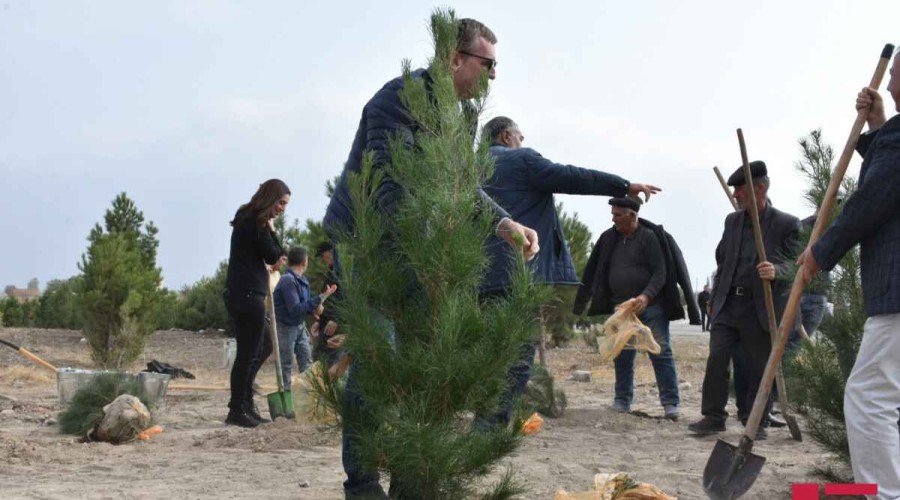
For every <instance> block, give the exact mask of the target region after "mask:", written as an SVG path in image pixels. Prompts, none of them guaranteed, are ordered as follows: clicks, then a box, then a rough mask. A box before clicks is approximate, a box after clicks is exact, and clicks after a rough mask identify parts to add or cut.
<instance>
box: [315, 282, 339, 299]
mask: <svg viewBox="0 0 900 500" xmlns="http://www.w3.org/2000/svg"><path fill="white" fill-rule="evenodd" d="M336 291H337V285H335V284H331V285H326V286H325V291H324V292H322V293H321V294H319V297H321V298H322V300H325V299H327V298H328V297H331V295H332V294H333V293H334V292H336Z"/></svg>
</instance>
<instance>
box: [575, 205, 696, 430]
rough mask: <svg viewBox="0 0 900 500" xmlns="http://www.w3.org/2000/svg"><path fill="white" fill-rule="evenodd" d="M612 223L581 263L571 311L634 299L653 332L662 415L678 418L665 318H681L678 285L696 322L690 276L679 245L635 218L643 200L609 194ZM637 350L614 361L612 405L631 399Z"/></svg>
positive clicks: (617, 407)
mask: <svg viewBox="0 0 900 500" xmlns="http://www.w3.org/2000/svg"><path fill="white" fill-rule="evenodd" d="M609 204H610V205H612V209H611V212H612V221H613V227H612V228H610V229H608V230H606V231H604V232H603V234H601V235H600V238H599V239H598V240H597V243H596V245H594V250H593V251H592V252H591V256H590V258H589V260H588V263H587V266H585V269H584V273H583V275H582V283H581V286H580V287H579V288H578V294H577V295H576V297H575V308H574V311H575V314H581V312H582V311H584V309H585V306H586V305H587V303H588V301H590V304H591V305H590V309H589V310H588V314H589V315H598V314H611V313H612V312H613V309H614V307H615V306H618V305H619V304H622V303H624V302H627V301H633V302H632V304H634V305H635V312H636V313H637V314H638V317H639V318H640V320H641V322H642V323H644V324H645V325H647V326H648V327H649V328H650V330H651V331H653V337H654V339H655V340H656V341H657V343H659V346H660V348H661V351H660V353H659V354H650V362H651V364H652V365H653V372H654V373H655V375H656V385H657V387H658V389H659V402H660V404H661V405H662V406H663V412H664V416H665V418H668V419H670V420H677V419H678V416H679V414H678V405H679V404H680V402H681V400H680V397H679V394H678V375H677V373H676V371H675V359H674V358H673V357H672V345H671V342H670V337H669V321H670V320H673V319H682V318H684V308H683V307H682V306H681V297H680V295H679V293H678V289H677V286H679V285H680V286H681V289H682V291H683V292H684V297H685V300H686V301H687V305H688V316H689V317H690V321H691V324H693V325H699V324H700V312H699V310H698V308H697V303H696V301H695V300H694V291H693V290H692V288H691V277H690V275H689V274H688V272H687V266H686V265H685V263H684V257H683V256H682V254H681V249H679V248H678V244H677V243H675V239H674V238H672V236H671V235H670V234H669V233H667V232H666V231H665V230H664V229H663V228H662V226H658V225H656V224H653V223H652V222H650V221H647V220H645V219H641V218H638V216H637V213H638V211H639V210H640V209H641V201H640V199H637V198H628V197H622V198H613V199H611V200H609ZM634 360H635V351H634V350H632V349H625V350H623V351H622V352H621V353H620V354H619V355H618V356H617V357H616V359H615V366H616V386H615V387H616V395H615V399H614V400H613V405H612V409H613V410H614V411H617V412H621V413H627V412H629V411H631V402H632V399H633V397H634Z"/></svg>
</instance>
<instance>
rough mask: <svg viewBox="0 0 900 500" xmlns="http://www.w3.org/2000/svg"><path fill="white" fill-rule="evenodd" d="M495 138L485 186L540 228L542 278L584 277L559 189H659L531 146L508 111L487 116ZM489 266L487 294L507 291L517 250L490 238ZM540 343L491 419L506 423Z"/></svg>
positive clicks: (537, 272)
mask: <svg viewBox="0 0 900 500" xmlns="http://www.w3.org/2000/svg"><path fill="white" fill-rule="evenodd" d="M482 133H483V134H484V135H485V136H486V137H488V138H489V140H490V141H491V144H492V145H491V149H490V151H491V155H492V156H493V157H494V160H495V161H496V166H495V168H494V173H493V175H492V176H491V178H490V179H488V180H487V181H486V182H485V183H484V190H485V192H486V193H487V194H488V195H490V197H491V198H493V199H494V201H496V202H497V203H498V204H499V205H500V206H501V207H503V208H504V209H505V210H506V211H508V212H509V214H510V216H511V217H513V218H514V219H515V220H517V221H519V222H521V223H522V224H524V225H525V226H527V227H530V228H533V229H534V230H535V231H537V233H538V239H539V241H541V242H542V245H543V246H542V247H541V252H540V253H539V254H538V256H537V257H536V258H535V259H534V260H533V261H531V262H530V263H529V266H530V269H531V270H532V272H533V273H534V277H535V280H536V281H537V282H539V283H546V284H554V285H571V286H578V284H579V280H578V275H577V273H576V270H575V265H574V264H573V262H572V255H571V254H570V253H569V246H568V244H567V243H566V239H565V236H564V235H563V231H562V225H561V224H560V222H559V216H558V215H557V213H556V202H555V200H554V199H553V194H554V193H563V194H586V195H599V196H625V195H631V196H637V195H638V194H639V193H644V196H645V197H646V198H647V199H649V198H650V195H651V194H653V193H657V192H659V188H657V187H656V186H651V185H649V184H638V183H632V182H629V181H627V180H625V179H623V178H621V177H619V176H617V175H612V174H607V173H605V172H600V171H599V170H591V169H586V168H579V167H574V166H572V165H561V164H559V163H554V162H552V161H550V160H548V159H546V158H544V157H543V156H541V154H540V153H538V152H537V151H535V150H533V149H531V148H523V147H522V142H523V141H524V140H525V136H524V135H522V132H521V129H520V128H519V126H518V125H517V124H516V123H515V122H514V121H512V120H511V119H509V118H507V117H505V116H498V117H496V118H494V119H492V120H491V121H489V122H487V123H486V124H485V126H484V130H483V132H482ZM487 251H488V257H489V259H490V260H489V262H490V263H489V267H488V269H487V275H486V276H485V279H484V282H483V283H482V295H485V296H490V295H498V294H503V293H505V291H506V289H507V288H508V287H509V285H510V276H511V274H510V273H511V270H510V266H511V265H513V263H515V262H517V260H516V259H515V254H514V250H513V249H512V248H511V247H510V245H507V244H505V243H504V242H503V241H501V240H500V239H499V238H496V237H494V238H491V239H490V240H489V241H488V243H487ZM534 350H535V344H534V343H533V342H532V343H531V344H530V345H528V346H526V348H525V349H523V358H522V360H521V361H520V362H519V363H518V364H516V365H514V366H513V367H512V368H510V374H509V375H510V376H509V380H510V387H509V389H508V391H507V393H506V394H505V395H504V397H503V398H502V399H501V407H500V409H499V411H498V412H497V413H496V414H495V415H494V416H493V417H492V418H491V422H490V423H492V424H503V423H506V422H508V421H509V419H510V417H511V416H512V410H513V405H514V403H515V400H516V398H518V397H519V396H520V395H521V394H522V393H523V392H524V391H525V386H526V385H527V384H528V379H529V377H530V375H531V365H532V363H533V361H534Z"/></svg>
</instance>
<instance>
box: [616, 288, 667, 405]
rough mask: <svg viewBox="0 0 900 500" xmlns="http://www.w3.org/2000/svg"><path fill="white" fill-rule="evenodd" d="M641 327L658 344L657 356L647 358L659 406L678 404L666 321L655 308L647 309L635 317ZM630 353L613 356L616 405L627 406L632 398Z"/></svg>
mask: <svg viewBox="0 0 900 500" xmlns="http://www.w3.org/2000/svg"><path fill="white" fill-rule="evenodd" d="M638 318H639V319H640V320H641V322H642V323H644V324H645V325H647V326H648V327H649V328H650V330H652V331H653V338H654V339H656V342H657V343H658V344H659V347H660V352H659V354H649V356H650V363H651V364H653V372H654V373H655V374H656V386H657V387H658V388H659V402H660V404H662V405H663V406H666V405H675V406H678V404H679V403H680V402H681V399H680V398H679V397H678V374H677V373H676V372H675V358H673V357H672V342H671V340H670V336H669V318H668V317H666V312H665V310H663V307H662V306H661V305H659V304H654V305H651V306H648V307H647V309H645V310H644V312H643V313H641V315H640V316H639V317H638ZM636 352H637V351H635V350H634V349H623V350H622V352H621V353H620V354H619V355H618V356H616V359H615V365H616V401H617V402H619V403H622V404H624V405H625V407H626V408H627V407H630V406H631V401H632V399H633V398H634V360H635V357H636Z"/></svg>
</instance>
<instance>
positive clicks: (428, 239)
mask: <svg viewBox="0 0 900 500" xmlns="http://www.w3.org/2000/svg"><path fill="white" fill-rule="evenodd" d="M456 29H457V28H456V22H455V18H454V13H453V12H452V11H436V12H435V13H434V14H433V16H432V19H431V32H432V35H433V38H434V44H435V54H436V55H435V57H434V59H433V60H432V61H430V64H429V73H430V75H431V77H432V81H431V82H430V88H429V89H426V86H425V82H424V81H423V80H420V79H415V78H413V77H412V75H411V72H410V66H409V62H408V61H406V62H404V64H403V73H404V90H403V91H402V93H401V100H402V102H403V104H404V106H405V107H406V108H407V110H408V111H409V113H410V116H411V117H412V118H413V119H414V120H415V122H416V123H417V125H418V126H417V131H416V132H415V137H414V141H415V148H413V149H410V148H408V147H407V146H406V145H405V143H404V141H403V138H401V137H395V138H393V140H392V141H391V146H390V157H391V163H390V164H389V165H386V166H384V171H382V170H378V169H373V167H372V157H371V156H369V157H368V158H367V159H366V160H365V161H364V162H363V166H362V171H361V173H360V174H358V175H356V176H353V177H352V178H351V179H350V187H351V192H352V197H353V204H354V208H353V209H354V219H355V232H354V234H352V235H344V237H342V238H340V240H339V246H338V252H339V255H340V259H341V266H342V275H341V280H342V281H341V287H342V291H343V296H344V300H343V303H342V311H341V322H342V329H344V331H347V332H350V333H349V339H348V341H347V343H346V344H345V347H346V348H347V350H348V352H349V353H350V355H351V356H353V358H354V364H355V365H354V366H353V367H352V368H351V371H353V372H354V374H353V377H354V380H355V381H356V388H355V390H356V391H357V392H358V393H359V395H360V397H361V399H362V400H363V401H364V404H363V405H362V408H360V409H358V411H351V410H349V409H348V408H346V407H345V408H338V410H339V411H340V413H341V420H342V422H343V425H344V426H345V427H348V428H349V429H350V430H352V431H353V432H354V433H355V434H356V435H357V436H359V441H360V446H359V450H358V455H357V456H358V458H359V460H360V462H361V463H362V464H363V465H364V466H366V467H368V468H371V469H379V470H381V471H384V472H387V473H388V474H390V476H391V483H392V487H394V489H395V491H398V493H399V494H400V496H401V497H402V498H429V499H444V498H469V497H471V496H472V495H473V494H475V492H476V490H478V489H479V488H482V487H484V485H483V484H479V483H481V481H480V480H479V478H481V477H482V476H483V475H485V474H486V473H488V472H490V470H491V468H492V466H494V465H495V464H496V463H497V462H498V461H499V460H500V459H501V458H502V457H504V456H506V455H507V454H509V453H510V452H511V451H513V449H514V448H515V447H516V445H517V443H518V442H519V433H518V432H517V431H518V428H517V427H518V426H516V425H513V426H512V428H497V429H491V430H475V429H474V428H473V426H472V425H471V420H470V418H471V415H473V414H475V415H488V414H491V413H492V412H494V411H495V410H496V409H497V407H498V405H499V402H500V396H501V394H502V393H503V392H504V391H505V390H506V387H507V370H508V369H509V367H510V366H511V365H512V364H513V363H514V362H516V361H517V360H518V359H519V357H520V356H521V354H520V352H521V349H522V346H523V345H524V344H525V343H527V342H529V341H531V339H532V336H533V334H534V332H535V324H536V313H537V306H538V304H539V303H540V301H541V300H542V297H541V293H539V292H538V291H537V290H536V289H535V288H534V286H533V285H532V283H531V281H530V279H529V277H528V275H527V273H526V272H525V268H524V265H522V266H519V268H520V272H519V274H518V275H517V276H515V279H514V280H513V281H514V284H513V286H512V287H511V289H510V290H509V293H508V294H507V295H506V296H505V297H502V298H495V299H492V300H482V299H481V298H480V297H479V292H478V290H479V282H480V280H481V278H482V276H483V275H484V270H485V266H486V265H487V259H486V256H485V252H484V244H485V241H486V240H487V238H488V237H489V236H490V235H491V234H492V232H493V230H494V228H493V223H492V220H491V219H492V217H491V214H490V213H488V212H487V211H486V210H483V209H481V207H480V205H479V202H478V197H477V194H476V190H477V188H478V186H479V184H480V182H481V181H482V180H483V179H485V178H487V177H488V176H489V175H490V171H491V169H492V161H491V159H490V156H489V154H488V145H487V144H486V142H483V143H481V144H480V145H479V146H478V147H477V149H476V148H473V141H472V135H471V130H472V126H473V120H476V119H477V115H478V113H480V111H481V110H482V109H483V106H484V104H485V99H486V89H487V78H486V75H485V77H484V78H483V81H482V85H481V88H480V92H479V95H478V96H477V97H476V98H475V100H474V104H475V106H474V112H472V111H464V109H466V108H464V107H461V106H460V102H459V99H458V97H457V95H456V92H455V90H454V86H453V81H452V77H451V74H450V71H449V66H450V65H449V58H450V57H451V54H452V52H453V50H454V49H455V47H456ZM384 174H387V175H390V177H391V178H392V179H393V180H394V181H395V182H397V183H398V184H399V185H400V186H402V187H403V188H404V191H405V193H406V195H405V196H404V197H403V199H402V200H400V201H399V202H398V205H397V207H396V211H395V212H393V213H392V214H390V215H385V214H384V213H383V212H381V211H378V210H376V204H375V199H376V197H375V193H376V191H377V189H378V186H379V185H380V183H381V180H382V179H383V175H384ZM326 399H327V395H326ZM512 491H513V489H512V487H511V482H510V475H509V474H507V475H506V476H505V477H504V478H503V479H502V480H501V481H500V483H499V484H497V485H495V486H494V487H493V489H492V493H491V498H504V497H506V496H509V494H510V493H511V492H512Z"/></svg>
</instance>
